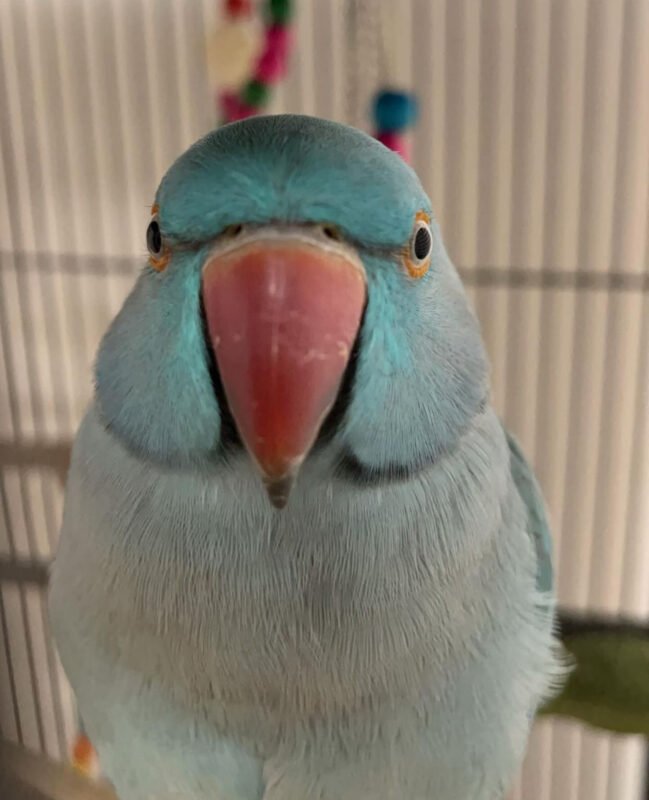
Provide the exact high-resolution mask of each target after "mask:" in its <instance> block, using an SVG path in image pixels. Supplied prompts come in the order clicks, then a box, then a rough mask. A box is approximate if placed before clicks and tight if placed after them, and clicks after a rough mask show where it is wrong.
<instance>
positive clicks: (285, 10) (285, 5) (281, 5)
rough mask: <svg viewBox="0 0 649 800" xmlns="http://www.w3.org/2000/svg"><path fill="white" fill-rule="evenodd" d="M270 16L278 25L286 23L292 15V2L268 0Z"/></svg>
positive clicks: (288, 0) (289, 0)
mask: <svg viewBox="0 0 649 800" xmlns="http://www.w3.org/2000/svg"><path fill="white" fill-rule="evenodd" d="M268 7H269V11H270V18H271V19H272V21H273V22H276V23H279V24H280V25H286V23H287V22H288V21H289V20H290V19H291V17H292V16H293V4H292V3H291V0H270V2H269V4H268Z"/></svg>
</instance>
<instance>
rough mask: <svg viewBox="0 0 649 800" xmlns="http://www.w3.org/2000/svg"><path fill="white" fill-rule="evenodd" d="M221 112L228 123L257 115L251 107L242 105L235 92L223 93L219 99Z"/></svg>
mask: <svg viewBox="0 0 649 800" xmlns="http://www.w3.org/2000/svg"><path fill="white" fill-rule="evenodd" d="M219 100H220V104H221V112H222V114H223V116H224V118H225V119H226V121H227V122H236V121H237V120H240V119H246V118H247V117H252V116H254V114H255V113H256V111H255V109H254V108H252V107H251V106H248V105H246V104H245V103H242V102H241V100H240V99H239V97H238V96H237V95H236V94H235V93H234V92H222V93H221V96H220V98H219Z"/></svg>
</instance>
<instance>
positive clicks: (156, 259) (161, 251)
mask: <svg viewBox="0 0 649 800" xmlns="http://www.w3.org/2000/svg"><path fill="white" fill-rule="evenodd" d="M146 246H147V248H148V250H149V264H150V265H151V266H152V267H153V269H154V270H155V271H156V272H162V270H163V269H164V268H165V267H166V266H167V264H168V263H169V259H170V258H171V253H170V252H169V248H168V247H165V245H164V242H163V241H162V231H161V230H160V224H159V223H158V220H157V219H152V220H151V222H149V227H148V228H147V229H146Z"/></svg>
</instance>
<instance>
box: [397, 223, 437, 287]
mask: <svg viewBox="0 0 649 800" xmlns="http://www.w3.org/2000/svg"><path fill="white" fill-rule="evenodd" d="M430 222H431V220H430V214H427V213H426V212H425V211H418V212H417V213H416V215H415V224H414V226H413V235H412V236H411V237H410V241H409V242H408V245H407V247H406V248H405V250H404V253H403V263H404V265H405V267H406V271H407V272H408V275H410V277H411V278H421V277H423V276H424V275H425V274H426V273H427V272H428V269H429V267H430V262H431V256H432V251H433V239H432V234H431V232H430ZM422 230H425V231H427V233H428V239H429V243H428V246H429V251H428V253H427V254H426V255H425V256H424V257H423V258H418V257H417V254H416V252H414V245H415V239H416V237H417V235H418V233H419V232H420V231H422Z"/></svg>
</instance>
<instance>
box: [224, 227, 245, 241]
mask: <svg viewBox="0 0 649 800" xmlns="http://www.w3.org/2000/svg"><path fill="white" fill-rule="evenodd" d="M242 231H243V225H228V227H227V228H226V229H225V230H224V231H223V235H224V236H229V237H230V238H234V237H235V236H238V235H239V234H240V233H241V232H242Z"/></svg>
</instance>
